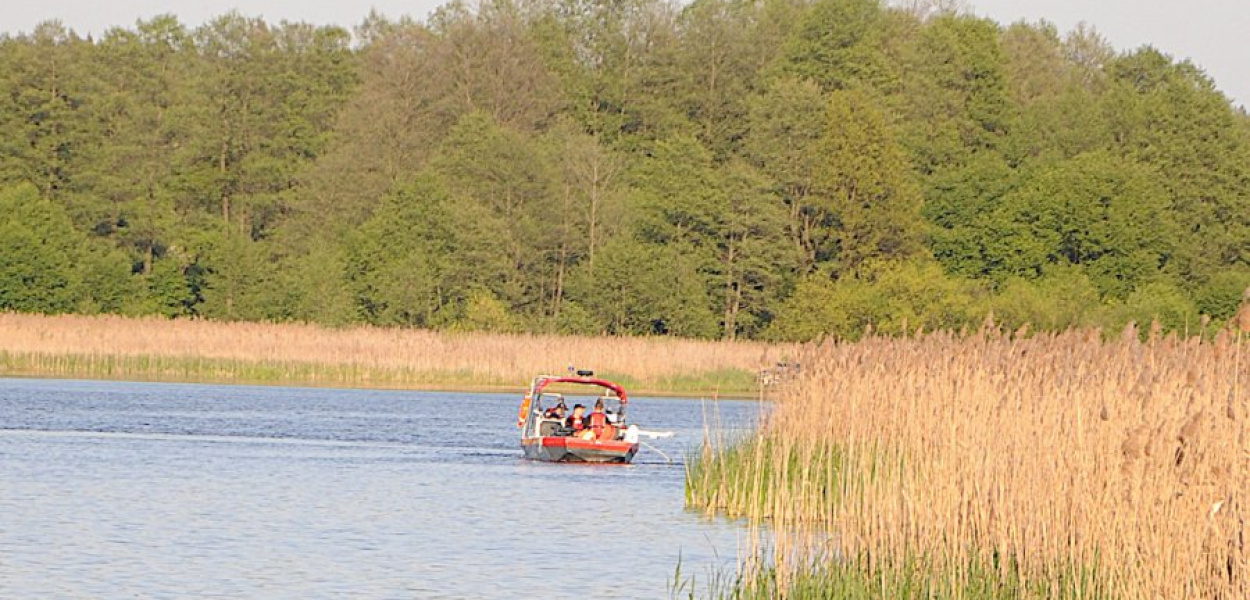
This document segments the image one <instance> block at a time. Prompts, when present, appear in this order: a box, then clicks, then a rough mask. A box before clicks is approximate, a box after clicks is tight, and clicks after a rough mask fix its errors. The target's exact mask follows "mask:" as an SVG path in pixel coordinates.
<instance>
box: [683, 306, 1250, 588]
mask: <svg viewBox="0 0 1250 600" xmlns="http://www.w3.org/2000/svg"><path fill="white" fill-rule="evenodd" d="M1243 337H1244V336H1243V334H1240V333H1235V332H1232V331H1225V332H1223V333H1221V334H1220V335H1218V336H1216V337H1215V338H1214V339H1212V340H1206V341H1204V340H1201V339H1196V338H1195V339H1178V338H1175V337H1169V338H1166V339H1149V340H1146V341H1142V340H1141V339H1140V338H1139V337H1138V335H1137V332H1136V331H1133V330H1130V331H1126V332H1125V335H1123V336H1122V337H1120V338H1119V339H1114V340H1105V339H1104V338H1103V336H1102V335H1101V334H1100V333H1099V332H1096V331H1089V332H1067V333H1063V334H1053V335H1049V334H1047V335H1037V336H1034V337H1030V338H1027V339H1019V338H1015V337H1012V336H1009V335H1003V334H1000V333H998V332H995V331H987V332H982V333H981V334H979V335H974V336H970V337H960V336H956V335H953V334H945V333H937V334H929V335H923V336H919V337H915V338H912V339H886V338H869V339H866V340H864V341H861V342H858V343H855V344H832V343H831V344H826V345H824V346H821V347H819V348H812V349H810V350H808V351H807V352H806V353H805V355H804V356H802V357H801V358H800V360H801V362H802V364H803V365H804V372H803V374H802V375H801V377H800V379H799V380H798V381H797V382H796V383H795V384H794V385H793V386H792V387H790V388H789V390H788V392H787V393H786V394H784V395H783V396H782V398H780V399H779V400H778V402H777V406H776V408H775V410H774V411H773V412H772V413H771V415H770V416H769V418H768V420H767V421H766V422H765V423H764V424H763V426H762V428H761V430H760V432H759V433H758V434H757V435H755V436H753V437H751V438H747V439H744V440H737V441H731V443H729V444H727V445H718V444H716V443H714V442H712V443H709V444H708V446H707V447H705V448H704V450H703V451H702V453H701V454H700V455H699V456H697V457H696V460H694V461H692V464H691V465H690V466H689V468H688V472H687V495H686V497H687V502H688V503H689V505H690V506H692V507H694V508H697V509H700V510H704V511H707V512H709V513H721V514H727V515H730V516H736V517H745V518H748V519H750V520H751V521H752V522H757V523H768V524H769V525H770V526H769V528H768V529H769V531H770V533H769V534H767V535H768V539H767V540H766V543H765V545H766V546H768V547H769V548H770V556H772V557H773V558H772V559H771V560H769V561H765V566H764V567H762V568H750V564H753V563H752V561H751V560H748V561H747V566H748V568H745V569H744V571H743V572H742V573H740V574H738V575H737V576H735V577H733V578H727V577H723V576H722V577H720V578H713V580H712V581H711V582H709V583H710V584H711V585H708V586H705V587H704V589H703V590H702V591H701V592H699V593H692V594H688V595H689V596H690V597H706V596H709V595H710V596H712V597H724V598H742V599H749V598H778V597H781V598H886V597H888V598H935V597H940V598H978V599H979V598H999V597H1011V598H1016V597H1023V598H1128V599H1147V598H1150V599H1153V598H1210V599H1232V598H1246V597H1250V547H1247V545H1246V541H1247V539H1250V536H1248V535H1247V534H1248V533H1250V532H1248V531H1247V521H1250V519H1248V517H1250V496H1248V494H1250V425H1248V421H1247V416H1248V413H1250V394H1248V393H1247V391H1246V387H1247V385H1246V384H1247V382H1250V343H1247V342H1246V341H1245V340H1244V339H1243ZM777 557H780V559H778V558H777ZM748 559H750V557H748ZM755 562H760V561H755ZM679 595H687V594H679Z"/></svg>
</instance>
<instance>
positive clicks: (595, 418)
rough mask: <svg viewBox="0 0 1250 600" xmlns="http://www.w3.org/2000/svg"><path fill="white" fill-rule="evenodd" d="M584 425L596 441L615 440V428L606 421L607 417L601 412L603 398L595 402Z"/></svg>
mask: <svg viewBox="0 0 1250 600" xmlns="http://www.w3.org/2000/svg"><path fill="white" fill-rule="evenodd" d="M586 424H587V425H588V426H589V427H590V430H591V431H593V432H594V434H595V439H597V440H600V441H609V440H612V439H615V438H616V427H615V426H613V425H612V423H611V422H610V421H608V415H607V414H606V413H604V411H603V398H600V399H598V400H596V401H595V408H594V410H593V411H591V413H590V416H589V417H587V418H586Z"/></svg>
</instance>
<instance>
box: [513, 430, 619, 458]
mask: <svg viewBox="0 0 1250 600" xmlns="http://www.w3.org/2000/svg"><path fill="white" fill-rule="evenodd" d="M521 449H522V450H523V451H524V452H525V458H528V459H530V460H541V461H546V462H585V463H618V464H619V463H628V462H630V461H632V460H633V459H634V455H635V454H637V453H638V444H631V443H629V442H622V441H607V442H604V441H599V440H583V439H580V438H575V437H565V436H549V437H536V438H527V439H523V440H521Z"/></svg>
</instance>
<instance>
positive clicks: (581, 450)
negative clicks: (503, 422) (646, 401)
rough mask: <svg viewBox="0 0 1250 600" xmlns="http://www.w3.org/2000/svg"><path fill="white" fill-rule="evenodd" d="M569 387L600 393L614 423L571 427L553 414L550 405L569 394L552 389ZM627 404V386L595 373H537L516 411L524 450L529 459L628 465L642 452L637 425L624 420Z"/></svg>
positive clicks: (561, 402) (600, 398)
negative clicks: (581, 428)
mask: <svg viewBox="0 0 1250 600" xmlns="http://www.w3.org/2000/svg"><path fill="white" fill-rule="evenodd" d="M552 386H555V388H552ZM569 388H572V389H578V390H589V391H590V393H591V394H592V396H591V398H594V397H595V396H597V398H595V400H601V401H603V403H604V407H605V409H606V414H607V415H608V417H607V419H608V422H609V424H608V425H607V426H605V427H602V428H599V429H598V430H592V429H590V428H586V429H583V430H581V431H576V430H574V429H572V428H570V427H566V425H565V420H564V419H562V418H556V417H552V416H549V413H548V410H549V409H554V408H555V407H556V406H561V405H564V404H565V398H564V394H562V393H558V392H555V391H551V390H552V389H569ZM574 395H575V396H578V397H580V396H582V395H583V394H574ZM628 404H629V395H628V394H627V393H626V392H625V389H624V388H622V387H621V386H620V385H619V384H617V383H614V382H612V381H608V380H606V379H598V378H596V377H594V373H593V372H592V371H577V372H576V376H554V375H540V376H538V377H535V378H534V380H533V382H532V383H531V384H530V387H529V390H528V391H527V392H526V393H525V397H524V399H522V400H521V408H520V411H519V412H518V414H517V427H519V428H520V429H521V450H522V451H523V452H524V453H525V458H528V459H530V460H540V461H546V462H565V463H567V462H578V463H617V464H628V463H629V462H630V461H632V460H633V459H634V455H635V454H637V453H638V431H639V430H638V427H637V426H636V425H629V426H627V425H626V423H625V408H626V406H627V405H628ZM588 408H589V407H588Z"/></svg>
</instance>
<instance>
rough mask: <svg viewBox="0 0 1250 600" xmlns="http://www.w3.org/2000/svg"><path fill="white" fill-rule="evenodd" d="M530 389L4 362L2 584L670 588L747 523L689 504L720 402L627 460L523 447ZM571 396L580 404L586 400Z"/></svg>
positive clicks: (754, 409) (213, 590)
mask: <svg viewBox="0 0 1250 600" xmlns="http://www.w3.org/2000/svg"><path fill="white" fill-rule="evenodd" d="M517 404H518V397H517V396H514V395H502V394H450V393H428V392H396V391H365V390H331V389H304V388H276V387H242V386H207V385H175V384H152V383H115V382H96V381H91V382H86V381H57V380H19V379H0V598H120V597H125V598H232V599H233V598H301V599H303V598H348V597H350V598H510V599H511V598H537V597H544V598H577V599H579V600H585V599H587V598H665V597H668V596H669V593H668V585H669V583H670V581H671V580H672V578H673V571H674V567H675V566H676V565H677V562H678V558H679V557H681V560H682V564H683V566H682V569H683V572H684V573H685V574H687V575H689V574H694V575H695V576H696V577H697V578H698V579H704V578H706V576H707V573H708V572H709V571H710V570H713V569H732V568H733V566H734V565H735V564H736V558H737V554H738V548H739V545H745V544H747V539H746V537H745V536H746V533H745V532H744V530H743V529H742V528H741V527H740V526H739V525H738V524H736V523H733V522H729V521H726V520H724V519H710V520H709V519H707V518H704V517H702V516H700V515H698V514H695V513H691V512H688V511H686V510H684V509H683V476H684V472H683V467H682V466H681V465H680V461H681V459H682V458H683V456H684V455H685V453H686V452H687V451H688V450H689V449H690V448H692V447H697V445H698V443H699V442H700V441H701V439H702V429H703V423H704V415H705V414H708V415H709V416H710V417H711V418H713V419H719V421H720V422H721V425H722V426H724V427H727V428H734V427H749V426H750V424H751V423H753V422H754V420H755V419H756V417H757V416H758V412H759V406H758V404H756V403H753V402H735V401H721V402H719V403H716V404H715V405H714V406H713V405H711V404H705V403H703V402H700V401H698V400H675V399H653V398H638V399H634V400H633V401H631V403H630V418H631V421H633V422H637V423H639V424H641V425H643V426H644V427H646V428H649V429H655V430H665V431H674V432H676V433H677V435H676V436H674V437H673V438H669V439H660V440H656V441H653V442H650V443H651V444H653V445H654V446H656V447H657V448H658V449H659V450H660V451H662V452H664V453H667V454H668V455H669V456H670V457H671V458H672V459H673V460H675V461H677V462H676V463H669V462H667V461H666V460H665V458H664V456H662V455H661V454H660V452H657V451H655V450H652V449H650V448H646V447H644V448H643V449H642V450H641V451H640V452H639V454H638V457H637V459H636V464H634V465H630V466H584V465H553V464H545V463H535V462H530V461H526V460H523V459H522V458H521V451H520V448H519V442H518V437H517V436H518V433H517V429H516V427H515V418H516V408H517ZM570 405H571V404H570Z"/></svg>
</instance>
